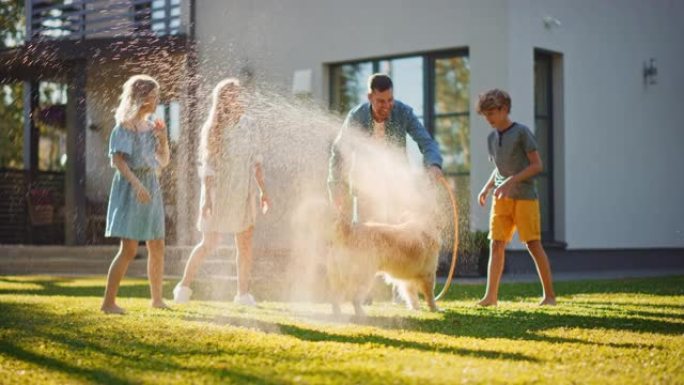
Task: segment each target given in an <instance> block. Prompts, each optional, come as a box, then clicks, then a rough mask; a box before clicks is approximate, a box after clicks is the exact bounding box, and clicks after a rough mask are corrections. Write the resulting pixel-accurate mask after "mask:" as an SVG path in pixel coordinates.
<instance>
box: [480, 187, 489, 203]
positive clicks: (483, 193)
mask: <svg viewBox="0 0 684 385" xmlns="http://www.w3.org/2000/svg"><path fill="white" fill-rule="evenodd" d="M487 195H489V189H488V188H487V186H485V188H483V189H482V191H480V194H479V195H478V196H477V201H478V202H479V203H480V206H482V207H484V205H485V203H487Z"/></svg>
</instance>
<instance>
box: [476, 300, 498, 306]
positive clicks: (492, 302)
mask: <svg viewBox="0 0 684 385" xmlns="http://www.w3.org/2000/svg"><path fill="white" fill-rule="evenodd" d="M496 304H497V300H495V299H489V298H482V300H481V301H480V302H478V303H477V306H482V307H487V306H496Z"/></svg>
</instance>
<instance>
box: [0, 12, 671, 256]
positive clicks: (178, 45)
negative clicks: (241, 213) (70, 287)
mask: <svg viewBox="0 0 684 385" xmlns="http://www.w3.org/2000/svg"><path fill="white" fill-rule="evenodd" d="M26 4H27V9H29V13H28V14H29V15H30V18H29V20H30V22H29V23H28V29H27V31H28V34H27V36H29V37H30V40H29V41H30V43H27V44H26V45H24V46H19V47H16V48H13V49H10V50H6V51H3V52H2V53H0V62H2V63H3V64H2V67H0V78H2V79H3V81H4V82H7V81H9V80H10V79H16V80H20V81H22V82H24V84H25V85H26V86H27V87H35V83H36V82H37V81H40V80H42V79H50V80H52V79H59V80H60V81H63V82H65V83H67V84H69V87H68V96H69V97H68V100H69V102H68V108H67V111H71V112H70V113H68V114H67V120H68V122H69V123H68V124H67V130H68V131H67V138H68V140H67V159H68V161H67V165H68V166H67V171H66V174H65V187H64V191H65V195H66V201H65V207H66V209H65V217H66V218H69V220H68V221H67V222H68V224H67V225H65V226H64V228H65V229H66V242H67V243H85V234H84V230H83V229H84V228H87V224H86V222H87V215H86V206H87V204H86V203H87V202H88V201H93V202H103V201H105V200H106V194H107V188H108V183H109V178H110V176H111V171H105V172H100V171H99V170H107V164H106V163H107V159H106V157H105V151H106V143H107V132H108V130H109V128H110V127H111V126H112V124H113V122H112V114H111V113H110V110H111V109H112V108H113V106H115V96H116V95H115V94H116V92H117V91H118V87H119V84H120V83H121V82H122V81H123V79H124V78H125V77H126V76H127V75H128V74H129V73H132V72H135V71H137V70H141V69H145V68H146V67H145V66H144V63H146V62H149V61H150V57H157V56H159V55H156V54H155V53H157V52H160V50H161V51H164V52H166V53H167V54H168V55H170V57H171V58H172V59H170V60H168V61H164V63H166V64H164V65H162V66H153V67H155V68H154V69H151V67H148V68H149V70H150V71H152V72H151V73H150V74H152V75H153V76H158V77H160V78H161V79H162V82H164V84H165V85H166V86H165V89H169V90H170V91H169V92H168V93H166V94H165V96H164V97H165V100H164V103H165V104H166V105H167V107H164V108H165V111H166V112H167V113H168V115H169V117H170V116H171V115H175V116H176V117H179V118H177V120H178V119H181V118H182V119H183V121H182V122H179V123H178V125H177V126H176V128H175V129H177V132H176V134H174V135H175V136H174V135H172V136H174V137H175V138H176V139H174V144H173V146H174V148H175V149H185V150H186V151H178V154H184V155H183V156H181V157H176V158H175V160H174V163H175V164H174V165H172V167H175V169H174V170H175V172H174V173H171V174H174V175H184V176H190V177H193V175H195V174H193V173H194V172H195V171H194V167H193V166H192V165H193V164H194V159H192V157H193V151H187V149H190V148H194V146H196V132H197V131H196V130H197V126H198V123H197V122H198V121H201V119H202V115H201V113H200V112H199V110H200V109H198V108H196V107H197V103H199V102H198V100H202V99H201V98H202V96H203V95H205V94H203V93H202V92H201V91H198V90H203V89H207V88H209V87H211V85H212V84H214V83H215V82H216V81H217V80H219V79H220V78H222V77H225V76H229V75H240V76H242V75H245V74H247V75H248V76H249V77H250V78H253V79H256V80H257V82H267V83H272V84H279V85H281V86H284V87H288V88H291V89H292V90H293V91H295V92H297V93H299V94H305V95H308V96H309V97H311V98H312V99H314V100H317V101H320V102H321V103H324V104H326V105H327V106H329V108H330V109H331V110H333V111H337V112H339V113H342V114H343V113H345V112H346V110H348V109H349V108H350V107H351V106H352V105H354V104H355V103H357V102H360V101H363V100H364V98H365V80H366V78H367V76H368V75H369V74H371V73H373V72H379V71H382V72H388V73H389V74H390V75H391V76H392V77H393V79H394V81H395V96H396V98H397V99H400V100H403V101H405V102H407V103H409V104H410V105H412V106H413V107H414V109H415V111H416V112H417V114H418V115H419V117H420V118H421V119H422V120H423V122H424V124H425V125H426V127H427V128H428V129H429V130H430V131H431V132H432V133H433V135H434V136H435V138H436V139H437V140H438V142H439V143H440V146H441V149H442V153H443V155H444V158H445V161H446V163H445V172H446V174H447V176H448V177H449V179H450V181H452V183H454V185H455V186H457V189H458V191H459V196H460V199H461V202H462V204H461V209H462V212H463V213H466V214H465V215H467V216H468V217H469V218H470V224H469V226H470V228H471V229H486V227H487V210H484V209H481V208H480V207H479V206H478V205H477V202H476V198H477V193H478V192H479V189H480V187H481V186H482V185H483V184H484V182H485V181H486V180H487V178H488V177H489V175H490V173H491V170H492V165H491V163H489V160H488V157H487V153H486V146H485V143H486V136H487V135H488V133H489V132H490V130H491V128H489V127H488V126H487V125H486V123H485V122H484V121H483V120H482V119H481V118H480V117H479V116H478V115H477V114H476V113H475V110H474V107H473V105H474V102H475V100H476V99H477V95H478V93H480V92H482V91H484V90H487V89H489V88H494V87H497V88H503V89H506V90H508V91H509V92H510V94H511V96H512V99H513V109H512V118H513V119H514V120H515V121H519V122H522V123H525V124H527V125H528V126H529V127H530V128H532V129H533V130H534V131H535V133H536V136H537V139H538V141H539V145H540V151H541V154H542V158H543V160H544V163H545V171H544V173H543V174H542V175H540V176H539V178H538V186H539V191H540V200H541V203H542V227H543V238H544V241H545V242H546V243H547V244H550V245H557V246H560V247H567V248H568V249H639V248H684V215H682V214H684V211H683V210H682V209H681V207H680V206H681V204H680V195H681V193H680V192H681V191H682V190H684V178H682V177H681V175H680V174H681V172H679V171H678V166H677V164H684V151H681V150H680V149H679V147H680V146H681V143H683V142H684V131H683V130H682V129H681V128H680V127H679V125H678V121H679V119H678V115H677V111H678V106H679V104H680V102H681V100H682V98H681V95H680V94H681V89H683V88H684V71H682V70H681V69H679V68H680V67H679V65H678V63H680V62H682V61H683V60H684V45H682V42H681V37H682V36H684V26H683V25H682V24H681V23H680V22H679V20H680V19H681V18H682V16H684V3H681V2H677V1H669V0H655V1H649V2H644V1H639V0H625V1H622V2H620V3H619V4H618V3H615V2H609V1H603V2H594V1H589V0H578V1H561V0H544V1H541V0H481V1H469V0H427V1H390V0H377V1H359V0H347V1H325V2H314V1H310V0H309V1H306V0H290V1H275V0H263V1H259V2H246V1H235V0H230V1H228V0H227V1H222V2H196V1H171V0H160V1H115V2H105V1H94V0H92V1H88V0H84V1H73V2H66V1H64V2H58V1H57V2H56V1H39V0H33V1H27V2H26ZM47 4H49V5H47ZM134 4H135V5H134ZM117 6H120V7H121V9H122V11H121V14H117V13H115V12H113V9H114V7H117ZM79 7H80V8H79ZM53 8H59V9H61V10H62V13H61V14H60V15H59V16H51V15H52V14H48V13H46V12H47V11H45V12H44V10H47V9H53ZM161 9H164V10H165V12H166V13H162V12H161ZM98 10H99V11H98ZM105 10H106V12H105V13H106V14H107V15H109V16H107V17H108V19H107V20H105V21H104V22H103V23H104V24H105V27H102V28H104V31H101V30H100V28H97V27H94V26H93V24H94V23H95V21H94V20H96V16H93V15H94V14H98V12H103V11H105ZM169 10H172V11H171V12H169ZM175 10H178V11H175ZM91 11H92V12H91ZM139 14H140V15H143V16H141V17H139V16H137V15H139ZM52 18H57V19H60V18H61V19H62V20H63V21H62V22H63V23H65V24H64V25H67V26H68V27H50V28H48V27H47V26H48V19H52ZM67 20H68V21H67ZM122 20H126V22H125V23H124V22H122ZM174 20H178V23H177V24H173V25H175V27H170V26H171V25H172V24H171V23H173V21H174ZM157 22H159V23H160V24H159V25H160V27H154V25H155V23H157ZM107 23H111V26H110V28H109V29H111V28H115V29H114V31H115V32H114V31H109V30H108V29H107V27H106V26H108V24H107ZM161 26H163V27H161ZM53 28H56V29H57V30H59V29H60V28H62V29H64V31H66V32H64V34H62V35H48V31H49V30H52V29H53ZM155 28H159V29H155ZM142 32H144V33H142ZM141 33H142V34H141ZM34 39H35V42H34ZM36 52H41V55H42V56H40V57H41V58H45V60H33V61H31V60H29V62H30V64H29V65H27V64H26V62H25V61H21V60H20V59H16V58H32V57H34V55H35V54H36ZM43 52H48V54H45V53H43ZM46 55H47V56H46ZM10 58H15V59H13V60H14V61H11V60H9V59H10ZM48 59H50V60H48ZM17 60H18V61H17ZM7 63H10V64H7ZM155 63H156V62H155ZM159 67H161V68H159ZM170 68H172V69H171V70H170ZM154 71H156V72H154ZM165 74H167V75H168V74H172V76H164V75H165ZM195 80H198V81H197V82H196V81H195ZM31 89H33V88H31ZM108 92H113V94H109V93H108ZM27 94H28V95H33V94H32V93H31V92H28V93H27ZM29 99H30V100H33V103H35V97H30V98H28V99H26V100H29ZM83 101H85V103H84V102H83ZM26 109H27V111H30V110H31V108H30V107H26ZM172 111H175V112H173V113H172ZM193 114H194V115H193ZM90 127H93V128H90ZM24 132H25V135H28V137H29V138H31V139H29V140H28V141H26V139H25V142H27V143H30V146H29V147H28V148H25V149H24V154H25V155H24V159H25V166H24V167H25V169H27V170H35V164H36V160H35V148H36V143H35V128H33V127H32V126H31V125H30V124H28V123H27V124H26V127H25V129H24ZM86 150H87V151H86ZM409 151H411V152H412V153H413V154H415V153H416V149H415V148H409ZM83 176H85V178H84V177H83ZM166 183H168V184H169V186H172V188H170V189H169V193H168V195H169V196H168V197H167V201H168V207H167V208H168V209H169V210H170V212H171V213H172V217H173V220H174V222H173V224H172V227H174V228H176V229H178V231H177V234H175V235H174V240H173V242H177V243H179V244H189V243H191V242H192V240H193V239H195V238H194V237H196V236H193V235H192V234H191V233H189V232H187V231H184V230H181V229H187V228H191V227H192V223H193V221H194V212H195V211H193V210H195V209H194V208H192V207H191V206H193V205H194V204H195V203H194V202H195V201H196V199H195V197H196V193H197V192H196V186H195V185H193V184H189V183H177V182H174V181H167V182H166ZM188 202H190V203H188ZM181 203H182V204H181ZM72 219H73V223H74V224H75V226H71V225H70V224H71V222H72ZM84 226H85V227H84ZM2 231H4V230H2Z"/></svg>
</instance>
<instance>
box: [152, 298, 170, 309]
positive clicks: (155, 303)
mask: <svg viewBox="0 0 684 385" xmlns="http://www.w3.org/2000/svg"><path fill="white" fill-rule="evenodd" d="M150 306H151V307H153V308H155V309H170V307H169V305H167V304H166V303H165V302H164V301H162V300H159V301H152V303H151V304H150Z"/></svg>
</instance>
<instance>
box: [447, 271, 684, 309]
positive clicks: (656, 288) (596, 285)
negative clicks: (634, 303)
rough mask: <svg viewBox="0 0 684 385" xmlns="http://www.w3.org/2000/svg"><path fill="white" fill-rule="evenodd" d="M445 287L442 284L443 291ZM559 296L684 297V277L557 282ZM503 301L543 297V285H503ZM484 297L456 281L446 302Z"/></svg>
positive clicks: (473, 287)
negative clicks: (628, 295) (630, 295)
mask: <svg viewBox="0 0 684 385" xmlns="http://www.w3.org/2000/svg"><path fill="white" fill-rule="evenodd" d="M441 288H442V285H438V287H437V290H436V292H439V291H440V290H441ZM554 288H555V291H556V294H557V295H558V296H562V297H569V296H574V295H579V294H642V295H657V296H682V295H684V276H671V277H658V278H628V279H615V280H585V281H562V282H555V283H554ZM499 293H500V294H499V299H500V300H503V301H516V300H520V299H524V298H529V297H541V294H542V290H541V285H540V283H539V282H532V283H519V282H516V283H511V282H505V283H502V284H501V289H500V290H499ZM482 295H484V285H459V281H458V278H456V279H455V280H454V281H453V282H452V284H451V287H450V289H449V292H448V293H447V295H446V298H445V299H446V300H458V301H468V300H472V301H474V302H475V301H477V300H479V299H480V298H481V297H482ZM680 309H681V307H680Z"/></svg>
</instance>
